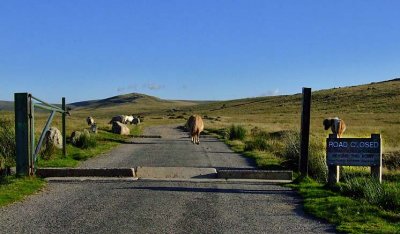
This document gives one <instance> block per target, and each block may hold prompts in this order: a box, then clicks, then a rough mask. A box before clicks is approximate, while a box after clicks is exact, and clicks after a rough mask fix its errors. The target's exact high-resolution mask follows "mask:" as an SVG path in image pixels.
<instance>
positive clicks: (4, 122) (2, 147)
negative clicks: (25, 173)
mask: <svg viewBox="0 0 400 234" xmlns="http://www.w3.org/2000/svg"><path fill="white" fill-rule="evenodd" d="M15 157H16V143H15V131H14V124H13V122H12V121H11V120H9V119H0V176H1V174H10V168H11V167H13V166H15ZM3 169H4V172H3Z"/></svg>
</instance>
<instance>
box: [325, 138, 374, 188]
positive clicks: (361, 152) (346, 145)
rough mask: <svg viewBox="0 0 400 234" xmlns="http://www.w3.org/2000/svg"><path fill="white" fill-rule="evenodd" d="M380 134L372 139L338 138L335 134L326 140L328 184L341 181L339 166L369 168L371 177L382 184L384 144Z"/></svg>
mask: <svg viewBox="0 0 400 234" xmlns="http://www.w3.org/2000/svg"><path fill="white" fill-rule="evenodd" d="M381 142H382V140H381V136H380V134H372V135H371V138H336V137H335V136H334V135H333V134H330V135H329V138H327V139H326V151H327V153H326V155H327V165H328V169H329V173H328V183H329V184H330V185H333V184H334V183H337V182H338V181H339V169H338V166H369V167H371V175H372V176H373V177H375V178H377V179H378V180H379V182H382V144H381Z"/></svg>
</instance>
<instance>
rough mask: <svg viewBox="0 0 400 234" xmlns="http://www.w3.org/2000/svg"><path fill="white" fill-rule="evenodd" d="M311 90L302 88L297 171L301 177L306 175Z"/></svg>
mask: <svg viewBox="0 0 400 234" xmlns="http://www.w3.org/2000/svg"><path fill="white" fill-rule="evenodd" d="M310 115H311V88H303V101H302V112H301V135H300V141H301V143H300V144H301V146H300V160H299V171H300V174H301V175H302V176H307V175H308V145H309V141H310Z"/></svg>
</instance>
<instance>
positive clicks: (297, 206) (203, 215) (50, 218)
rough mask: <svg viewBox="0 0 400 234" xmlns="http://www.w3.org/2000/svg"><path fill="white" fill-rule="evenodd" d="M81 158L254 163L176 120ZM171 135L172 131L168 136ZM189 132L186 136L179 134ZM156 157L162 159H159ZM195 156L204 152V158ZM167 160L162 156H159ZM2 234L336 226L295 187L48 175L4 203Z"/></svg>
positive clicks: (110, 162)
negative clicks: (310, 211) (197, 139)
mask: <svg viewBox="0 0 400 234" xmlns="http://www.w3.org/2000/svg"><path fill="white" fill-rule="evenodd" d="M146 133H147V134H155V133H158V135H162V136H163V137H162V138H161V139H147V138H145V139H134V140H133V142H134V144H125V145H122V146H120V147H118V148H117V149H115V150H113V151H112V152H110V153H108V154H105V155H102V156H100V157H99V158H97V159H93V160H90V161H87V162H85V163H84V164H82V167H90V166H92V167H104V166H107V167H108V166H112V167H118V166H124V167H130V166H139V165H140V166H204V167H209V166H215V167H252V165H253V164H251V162H249V161H248V160H246V159H243V158H241V157H240V156H239V155H236V154H234V153H232V152H231V151H230V150H229V149H228V148H227V147H226V146H225V145H224V144H222V143H220V142H218V141H217V140H216V139H214V138H202V139H201V140H202V141H201V144H200V146H197V145H192V144H191V143H190V142H189V139H188V138H187V137H186V135H185V133H182V132H180V131H178V130H177V129H175V128H174V127H172V126H167V127H157V128H151V129H149V130H148V131H147V132H146ZM164 134H166V135H164ZM180 137H185V138H180ZM152 157H155V158H156V159H153V158H152ZM197 157H201V158H200V159H199V158H197ZM160 161H161V162H160ZM0 214H1V215H0V233H333V232H334V230H335V229H334V227H333V226H332V225H329V224H326V223H324V222H322V221H320V220H317V219H314V218H311V217H309V216H308V215H305V214H304V212H303V211H302V209H301V199H300V198H299V197H298V196H297V195H296V193H295V192H294V191H292V190H291V189H289V188H284V187H281V186H277V185H273V184H268V183H256V182H251V181H243V182H230V181H202V182H196V181H180V182H178V181H152V180H138V181H123V180H107V179H100V180H91V181H79V182H78V181H64V182H63V181H58V182H56V181H50V182H49V184H48V186H47V187H46V188H45V189H44V190H43V191H41V192H39V193H38V194H35V195H32V196H29V197H28V198H27V199H25V200H24V201H22V202H17V203H14V204H11V205H8V206H6V207H3V208H0Z"/></svg>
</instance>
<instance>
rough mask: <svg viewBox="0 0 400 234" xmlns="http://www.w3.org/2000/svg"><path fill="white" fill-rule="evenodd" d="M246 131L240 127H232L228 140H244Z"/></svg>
mask: <svg viewBox="0 0 400 234" xmlns="http://www.w3.org/2000/svg"><path fill="white" fill-rule="evenodd" d="M245 137H246V129H245V128H244V127H243V126H240V125H232V126H231V127H230V128H229V140H244V138H245Z"/></svg>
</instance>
